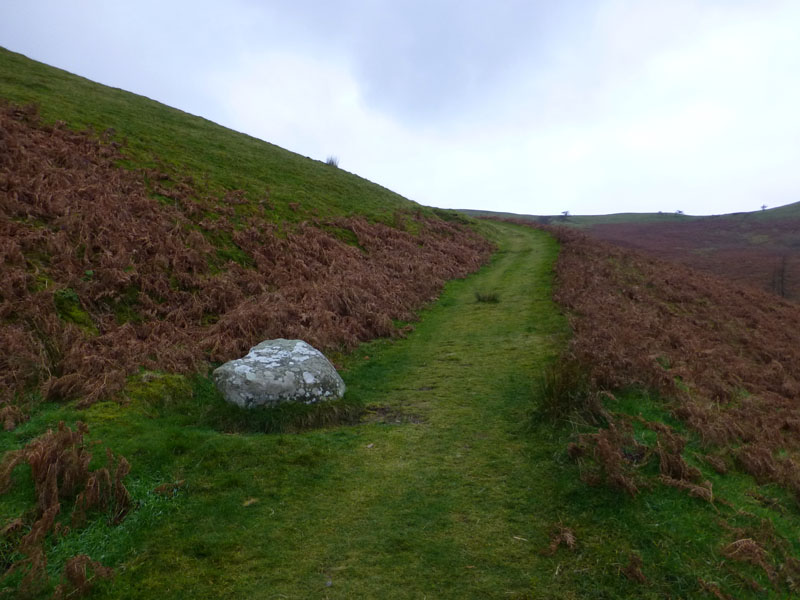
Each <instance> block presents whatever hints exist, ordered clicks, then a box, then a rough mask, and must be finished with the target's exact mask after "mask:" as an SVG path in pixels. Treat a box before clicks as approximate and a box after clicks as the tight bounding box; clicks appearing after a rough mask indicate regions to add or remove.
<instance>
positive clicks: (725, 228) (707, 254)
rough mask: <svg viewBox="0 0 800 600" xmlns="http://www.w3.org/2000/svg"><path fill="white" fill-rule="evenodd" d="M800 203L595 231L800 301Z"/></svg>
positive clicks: (605, 226) (601, 226)
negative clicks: (759, 210)
mask: <svg viewBox="0 0 800 600" xmlns="http://www.w3.org/2000/svg"><path fill="white" fill-rule="evenodd" d="M799 207H800V204H790V205H788V206H784V207H780V208H777V209H771V210H766V211H763V212H756V213H743V214H736V215H722V216H718V217H703V218H701V219H696V220H693V221H688V222H683V223H677V222H673V223H636V222H629V223H619V224H607V223H603V224H597V225H594V226H592V227H591V228H590V229H589V232H590V233H591V235H594V236H597V237H599V238H601V239H604V240H608V241H611V242H614V243H617V244H621V245H624V246H628V247H632V248H638V249H641V250H644V251H646V252H648V253H649V254H651V255H653V256H657V257H659V258H664V259H667V260H672V261H677V262H680V263H683V264H685V265H688V266H690V267H693V268H696V269H701V270H703V271H706V272H709V273H714V274H717V275H722V276H724V277H727V278H729V279H731V280H732V281H735V282H737V283H742V284H746V285H750V286H753V287H756V288H759V289H762V290H767V291H771V292H773V293H775V294H777V295H779V296H782V297H784V298H790V299H793V300H798V299H800V216H798V208H799Z"/></svg>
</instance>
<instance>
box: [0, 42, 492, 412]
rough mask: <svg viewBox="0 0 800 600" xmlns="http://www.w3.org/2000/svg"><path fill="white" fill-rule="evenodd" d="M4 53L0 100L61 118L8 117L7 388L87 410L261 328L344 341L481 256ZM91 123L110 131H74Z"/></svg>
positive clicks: (420, 216) (212, 355) (196, 130)
mask: <svg viewBox="0 0 800 600" xmlns="http://www.w3.org/2000/svg"><path fill="white" fill-rule="evenodd" d="M2 57H3V59H4V62H3V63H2V64H3V71H2V72H3V74H4V75H3V78H2V80H1V81H2V85H0V95H7V96H10V99H11V100H14V101H20V100H23V99H25V100H37V99H42V98H49V97H53V96H55V97H58V98H60V103H59V104H58V105H57V106H56V107H55V108H53V107H52V106H51V105H50V103H49V102H45V103H43V105H42V106H43V107H48V108H47V109H45V108H43V109H42V110H43V112H44V113H45V114H49V115H51V116H52V115H53V114H54V113H53V112H52V111H54V110H59V111H62V112H60V113H58V114H59V115H60V117H61V119H59V120H57V121H56V122H55V123H54V124H53V125H48V124H46V122H44V121H40V118H39V115H38V113H37V111H36V109H35V108H30V107H31V106H33V105H28V106H29V108H26V109H21V108H18V107H15V105H8V106H5V107H2V116H1V117H0V118H2V130H1V131H2V138H0V139H1V140H2V150H3V152H2V156H1V157H0V166H2V181H3V188H2V189H3V198H4V201H3V203H2V210H3V215H2V216H3V231H2V240H3V252H4V272H3V288H2V315H3V319H4V322H3V328H2V330H1V335H2V339H3V342H4V345H5V347H8V348H13V349H14V356H13V357H12V358H10V359H6V361H7V362H6V364H5V365H4V366H5V368H4V369H3V374H2V376H0V385H2V390H3V393H4V395H5V396H6V397H14V396H16V397H18V398H23V397H25V394H27V393H29V392H31V391H33V390H36V389H39V390H41V392H42V393H43V394H44V395H45V396H46V397H47V398H49V399H58V398H64V399H73V398H80V399H81V401H82V402H83V403H90V402H93V401H94V400H96V399H98V398H108V397H110V396H112V395H113V394H114V393H116V392H118V391H119V390H120V389H121V388H122V387H123V386H124V382H125V377H127V376H128V375H130V374H131V373H133V372H134V371H135V369H136V368H138V367H147V368H158V369H166V370H177V371H181V372H189V371H193V370H197V369H199V368H201V365H202V364H203V363H204V361H209V360H210V361H212V362H221V361H224V360H229V359H230V358H233V357H235V356H237V355H241V353H242V352H244V351H246V349H247V348H249V347H250V346H251V345H253V344H254V343H256V342H257V341H259V340H261V339H265V338H269V337H279V336H284V337H292V336H294V337H304V338H306V339H308V340H309V341H310V342H311V343H314V344H317V345H318V346H320V347H323V348H326V349H335V348H339V347H341V348H348V347H352V346H353V345H354V344H355V343H357V342H359V341H364V340H366V339H369V338H372V337H375V336H380V335H390V334H392V333H393V332H394V331H395V327H394V325H393V323H392V321H393V320H408V319H410V318H411V317H412V311H413V309H415V308H418V307H419V306H421V305H422V304H423V303H424V302H426V301H429V300H430V299H431V298H433V297H434V296H435V294H436V292H437V290H438V289H439V288H440V287H441V285H442V284H443V282H444V280H445V279H447V278H451V277H456V276H462V275H464V274H465V273H466V272H468V271H470V270H474V269H475V268H477V267H478V266H479V265H480V264H481V262H483V261H484V260H485V259H486V257H487V253H488V245H487V244H486V243H485V242H484V241H482V239H480V238H479V237H478V236H477V235H476V234H474V233H472V232H471V231H470V230H468V229H467V228H465V227H464V226H462V225H459V224H453V223H449V222H445V221H443V220H442V219H440V218H438V217H437V216H435V215H434V214H433V213H432V212H431V211H429V210H427V211H425V210H423V209H422V207H419V206H417V205H415V204H414V203H411V202H409V201H407V200H404V199H402V198H399V197H397V196H396V195H394V194H392V193H390V192H388V191H386V190H383V189H382V188H380V187H378V186H375V185H374V184H370V183H369V182H366V181H364V180H362V179H360V178H358V177H356V176H353V175H350V174H348V173H345V172H342V171H340V170H338V169H336V168H335V167H332V166H330V165H326V164H322V163H318V162H314V161H310V160H308V159H303V158H301V157H298V156H296V155H293V154H291V153H290V152H286V151H284V150H281V149H279V148H276V147H273V146H270V145H269V144H266V143H263V142H258V141H256V140H253V139H251V138H247V137H246V136H241V135H239V134H235V133H234V132H230V131H227V130H224V129H223V128H220V127H218V126H216V125H213V124H211V123H208V122H204V121H202V120H200V119H196V118H193V117H189V116H187V115H182V114H180V113H178V111H174V110H172V109H169V108H167V107H163V106H159V105H155V104H154V103H152V102H150V101H148V100H146V99H143V98H138V97H135V96H133V95H130V94H125V93H123V92H121V91H118V90H109V89H107V88H104V87H102V86H99V85H96V84H91V83H90V82H87V81H85V80H81V79H79V78H77V77H74V76H69V75H67V74H65V73H62V72H58V71H55V70H52V69H51V70H49V71H48V70H47V68H45V67H44V66H42V65H36V64H35V63H31V62H30V61H28V62H27V63H25V60H24V59H22V58H21V57H19V56H16V55H12V54H10V53H4V54H3V55H2ZM26 66H27V67H30V69H31V71H32V73H33V74H34V75H35V76H34V77H31V78H30V79H29V80H27V82H26V83H27V85H23V82H22V80H20V78H19V73H20V72H21V71H20V69H23V67H26ZM47 73H50V74H51V77H49V78H48V77H47V75H46V74H47ZM42 80H46V81H48V82H50V84H49V85H47V86H45V85H42V83H41V81H42ZM90 98H91V99H90ZM68 99H70V100H71V102H72V103H71V104H69V105H67V104H66V103H67V101H68ZM86 107H92V109H93V111H94V112H92V113H91V114H84V113H85V112H86V110H87V108H86ZM48 111H50V112H49V113H48ZM82 119H93V120H92V121H91V122H90V123H91V124H92V125H93V128H94V131H100V130H102V131H104V132H105V133H104V134H103V135H102V136H101V137H100V138H95V137H93V135H92V134H91V132H89V133H76V132H74V130H72V129H70V127H69V126H68V125H67V124H66V123H70V124H72V123H73V122H74V121H73V120H77V124H80V125H85V124H86V123H83V122H82V121H81V120H82ZM162 124H166V125H167V128H168V130H169V135H168V136H165V132H164V127H162ZM112 129H113V130H114V131H115V132H116V133H113V134H112V133H111V130H112ZM158 136H161V137H158ZM118 139H121V140H123V141H122V142H120V141H117V140H118ZM125 140H135V141H132V142H130V143H126V141H125ZM173 140H176V141H177V142H176V143H174V144H173V143H172V141H173ZM215 147H218V148H222V147H225V148H229V150H226V151H225V152H220V153H209V148H215ZM145 148H146V149H147V150H145ZM199 148H203V149H204V152H205V154H203V153H201V152H200V151H199V150H198V149H199ZM164 157H167V158H164ZM248 160H251V161H255V162H256V164H257V165H258V166H257V167H254V168H253V170H252V171H249V170H248V169H247V168H244V169H243V168H242V167H243V166H244V167H247V166H248ZM165 161H168V162H169V163H170V164H172V165H173V166H172V167H169V166H167V167H165V168H164V169H162V168H154V167H151V166H149V165H150V164H158V165H163V164H164V162H165ZM118 165H124V168H123V166H118ZM198 181H203V182H204V183H203V184H200V185H199V184H198V183H197V182H198ZM232 183H236V184H242V185H243V186H245V188H247V187H249V188H250V192H248V191H247V190H246V189H241V188H229V187H227V186H229V185H230V184H232ZM254 189H258V194H255V193H254V192H253V190H254ZM322 215H324V216H322ZM381 219H382V220H384V221H386V220H389V221H391V223H392V225H393V226H390V225H387V224H385V223H383V222H381ZM387 291H389V292H390V293H388V294H387Z"/></svg>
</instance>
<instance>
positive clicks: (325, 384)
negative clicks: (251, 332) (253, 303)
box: [213, 339, 345, 408]
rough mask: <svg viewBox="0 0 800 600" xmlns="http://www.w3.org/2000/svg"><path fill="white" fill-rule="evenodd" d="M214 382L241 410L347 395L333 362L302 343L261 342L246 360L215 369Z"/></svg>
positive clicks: (312, 401)
mask: <svg viewBox="0 0 800 600" xmlns="http://www.w3.org/2000/svg"><path fill="white" fill-rule="evenodd" d="M213 378H214V383H215V384H216V386H217V389H219V391H220V392H222V395H223V396H224V397H225V400H226V401H228V402H230V403H231V404H235V405H237V406H240V407H242V408H254V407H257V406H276V405H278V404H281V403H283V402H302V403H304V404H313V403H315V402H321V401H326V400H336V399H338V398H341V397H342V396H344V392H345V385H344V381H342V378H341V377H340V376H339V374H338V373H337V372H336V369H335V368H334V367H333V365H332V364H331V363H330V361H329V360H328V359H327V358H325V356H324V355H323V354H322V353H321V352H320V351H319V350H317V349H316V348H314V347H312V346H310V345H308V344H307V343H306V342H304V341H302V340H284V339H277V340H267V341H265V342H261V343H260V344H258V345H257V346H253V347H252V348H250V352H249V353H248V354H247V356H245V357H244V358H239V359H236V360H231V361H228V362H226V363H225V364H224V365H222V366H221V367H219V368H217V369H215V370H214V373H213Z"/></svg>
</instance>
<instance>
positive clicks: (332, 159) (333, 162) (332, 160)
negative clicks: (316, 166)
mask: <svg viewBox="0 0 800 600" xmlns="http://www.w3.org/2000/svg"><path fill="white" fill-rule="evenodd" d="M325 164H326V165H329V166H331V167H336V168H337V169H338V168H339V159H338V157H336V156H329V157H328V158H327V159H326V160H325Z"/></svg>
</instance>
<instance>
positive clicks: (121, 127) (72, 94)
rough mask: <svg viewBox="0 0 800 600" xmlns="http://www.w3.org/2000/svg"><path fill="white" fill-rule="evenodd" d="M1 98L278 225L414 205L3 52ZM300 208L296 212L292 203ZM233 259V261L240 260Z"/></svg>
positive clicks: (376, 215) (388, 217)
mask: <svg viewBox="0 0 800 600" xmlns="http://www.w3.org/2000/svg"><path fill="white" fill-rule="evenodd" d="M0 98H5V99H6V100H8V101H10V102H14V103H17V104H27V103H30V102H33V103H37V104H38V105H39V106H40V112H41V114H42V116H43V117H44V119H45V120H46V121H48V122H54V121H56V120H63V121H66V122H67V124H68V125H69V126H70V127H73V128H76V129H83V128H93V129H94V130H95V131H97V132H98V133H102V132H103V131H105V130H107V129H109V128H112V129H113V130H114V131H115V134H114V137H115V139H117V140H124V141H125V142H126V144H127V145H126V147H125V149H124V151H125V153H126V155H127V156H128V157H129V160H128V162H127V164H128V166H132V167H154V168H159V169H162V170H165V171H167V172H168V173H170V174H172V175H174V176H179V175H187V176H190V177H192V178H193V179H194V181H195V184H196V185H199V186H200V187H201V188H206V191H207V192H209V193H211V194H214V195H218V196H221V195H223V194H224V192H225V191H228V190H244V191H245V192H246V194H247V197H248V199H249V200H250V201H251V203H250V205H249V206H245V207H244V208H243V209H241V210H242V211H244V212H246V211H248V210H251V209H252V210H256V207H258V206H259V202H260V201H261V200H263V199H267V200H268V202H269V204H270V205H271V206H272V207H273V208H272V216H273V218H274V219H275V221H284V220H288V221H298V220H302V219H304V218H307V217H308V216H311V215H316V216H320V217H330V216H342V215H354V214H358V215H364V216H366V217H367V218H369V219H373V220H381V221H384V222H386V223H390V224H391V223H392V222H393V219H394V215H395V213H397V212H411V211H418V210H421V211H423V212H425V213H426V214H431V210H430V209H427V208H423V207H421V206H420V205H418V204H417V203H415V202H412V201H410V200H406V199H405V198H403V197H402V196H400V195H398V194H395V193H394V192H391V191H390V190H387V189H386V188H383V187H381V186H379V185H376V184H374V183H372V182H370V181H367V180H365V179H363V178H361V177H358V176H356V175H352V174H350V173H347V172H346V171H344V170H342V169H336V168H331V167H330V166H329V165H326V164H325V162H323V160H322V157H318V160H315V159H311V158H308V157H304V156H300V155H298V154H295V153H293V152H289V151H288V150H284V149H282V148H279V147H278V146H275V145H273V144H269V143H267V142H264V141H261V140H259V139H256V138H254V137H250V136H247V135H244V134H241V133H238V132H235V131H232V130H230V129H226V128H224V127H221V126H219V125H217V124H215V123H212V122H211V121H208V120H206V119H203V118H200V117H196V116H193V115H190V114H187V113H185V112H182V111H180V110H177V109H174V108H170V107H168V106H165V105H163V104H160V103H158V102H155V101H153V100H150V99H148V98H145V97H142V96H137V95H135V94H131V93H129V92H125V91H123V90H119V89H115V88H111V87H107V86H104V85H100V84H97V83H94V82H92V81H89V80H88V79H84V78H83V77H78V76H76V75H73V74H71V73H67V72H66V71H62V70H60V69H55V68H53V67H49V66H47V65H44V64H41V63H38V62H35V61H32V60H30V59H28V58H26V57H24V56H22V55H20V54H16V53H14V52H10V51H8V50H5V49H3V48H1V47H0ZM290 203H292V204H295V203H296V204H297V205H298V208H297V210H293V209H292V208H291V207H290V206H289V204H290ZM234 260H235V257H234Z"/></svg>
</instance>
